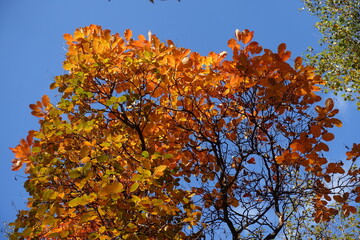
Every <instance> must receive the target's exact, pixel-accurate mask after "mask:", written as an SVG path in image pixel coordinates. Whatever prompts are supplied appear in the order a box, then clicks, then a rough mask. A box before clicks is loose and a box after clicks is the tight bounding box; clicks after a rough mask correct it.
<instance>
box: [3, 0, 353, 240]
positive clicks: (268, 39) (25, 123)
mask: <svg viewBox="0 0 360 240" xmlns="http://www.w3.org/2000/svg"><path fill="white" fill-rule="evenodd" d="M301 7H302V2H301V0H271V1H269V0H252V1H250V0H223V1H221V0H182V1H181V2H180V3H179V2H177V1H176V0H168V1H156V3H155V4H151V3H150V2H149V1H148V0H111V2H108V1H107V0H61V1H60V0H51V1H49V0H17V1H14V0H0V69H1V82H2V93H1V94H0V109H1V115H0V116H1V118H0V133H1V135H0V136H1V137H0V158H1V160H0V170H1V174H0V187H1V193H2V196H1V197H0V224H1V225H2V224H3V222H10V221H11V220H13V219H14V218H15V215H16V212H17V211H16V209H23V208H25V202H26V198H27V194H26V192H25V191H24V190H23V186H22V185H23V182H24V179H25V174H24V173H23V169H21V170H20V171H18V172H12V171H11V170H10V167H11V159H12V158H13V156H12V152H11V151H10V150H9V149H8V148H9V147H14V146H16V145H17V143H18V142H19V140H20V139H21V138H23V137H25V136H26V135H27V131H28V130H30V129H38V125H37V119H36V118H35V117H32V116H31V115H30V109H29V107H28V105H29V104H30V103H34V102H36V101H37V100H39V99H40V98H41V96H42V95H43V94H48V95H49V96H50V97H51V98H52V99H53V101H54V100H55V99H56V92H55V91H50V90H49V85H50V83H51V82H52V79H53V77H54V76H56V75H60V74H63V73H64V71H63V70H62V61H63V60H64V56H65V53H66V50H65V48H66V46H65V41H64V39H63V37H62V36H63V34H64V33H73V32H74V30H75V29H76V28H77V27H83V26H87V25H89V24H98V25H102V26H103V28H108V29H110V30H112V32H113V33H115V32H119V33H123V31H124V30H125V29H127V28H130V29H131V30H132V31H133V32H134V34H135V35H138V34H144V35H146V34H147V32H148V31H149V30H151V32H152V33H153V34H156V35H157V36H158V37H160V39H162V40H163V41H165V40H167V39H171V40H173V41H174V43H175V44H176V45H178V46H182V47H186V48H190V49H192V51H197V52H200V53H201V54H207V53H208V52H209V51H215V52H221V51H224V50H225V51H226V50H228V48H227V40H228V39H230V38H232V37H233V36H234V31H235V29H237V28H239V29H240V30H242V29H245V28H248V29H250V30H253V31H255V38H254V40H255V41H258V42H259V43H260V44H261V45H262V46H264V47H265V48H269V49H273V50H276V48H277V46H278V44H280V43H282V42H285V43H286V44H287V46H288V50H290V51H292V52H293V55H292V57H291V60H290V62H291V61H293V60H294V59H295V57H296V56H298V55H302V54H303V53H304V52H305V51H306V49H307V47H308V46H314V47H315V49H316V47H318V43H317V42H318V40H319V37H320V34H319V33H318V32H317V30H316V29H315V28H314V26H313V25H314V23H315V21H316V19H315V18H313V17H311V16H309V15H308V13H307V12H305V11H299V9H300V8H301ZM336 106H337V107H338V108H340V109H341V114H340V115H339V118H340V119H341V120H342V121H343V123H344V126H343V127H342V128H341V129H337V130H335V131H334V132H335V134H336V140H334V141H333V143H332V144H331V146H332V147H333V149H332V152H331V154H332V155H330V158H331V159H340V158H341V157H342V156H343V155H342V154H343V152H344V145H352V143H353V142H360V141H359V140H360V139H359V138H360V137H359V136H360V127H359V121H360V112H359V111H357V110H356V107H355V105H354V104H353V103H347V102H343V101H342V100H341V99H338V100H337V101H336ZM0 238H1V235H0Z"/></svg>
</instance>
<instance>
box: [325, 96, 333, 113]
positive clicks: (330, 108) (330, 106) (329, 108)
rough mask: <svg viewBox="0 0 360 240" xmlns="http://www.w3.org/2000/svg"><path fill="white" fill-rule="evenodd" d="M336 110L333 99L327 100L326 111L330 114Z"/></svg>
mask: <svg viewBox="0 0 360 240" xmlns="http://www.w3.org/2000/svg"><path fill="white" fill-rule="evenodd" d="M333 108H334V101H333V100H332V99H331V98H328V99H326V101H325V109H326V110H327V111H328V112H330V111H331V110H332V109H333Z"/></svg>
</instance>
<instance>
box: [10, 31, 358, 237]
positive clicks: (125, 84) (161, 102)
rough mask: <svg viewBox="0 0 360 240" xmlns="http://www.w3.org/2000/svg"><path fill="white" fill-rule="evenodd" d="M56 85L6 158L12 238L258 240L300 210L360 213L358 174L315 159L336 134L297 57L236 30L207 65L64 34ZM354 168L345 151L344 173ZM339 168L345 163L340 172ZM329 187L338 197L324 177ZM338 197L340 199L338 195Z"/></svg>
mask: <svg viewBox="0 0 360 240" xmlns="http://www.w3.org/2000/svg"><path fill="white" fill-rule="evenodd" d="M64 37H65V39H66V42H67V44H68V53H67V55H66V60H65V61H64V65H63V67H64V69H65V70H66V71H67V74H64V75H61V76H57V77H56V78H55V82H54V83H53V84H51V88H52V89H57V90H58V91H59V92H60V93H61V99H60V101H59V102H58V103H56V104H52V103H51V102H50V100H49V98H48V97H47V96H44V97H43V98H42V99H41V101H38V102H37V103H36V104H31V105H30V108H31V109H32V114H33V115H34V116H36V117H39V118H40V120H39V123H40V129H39V130H38V131H30V132H29V135H28V137H27V138H26V139H24V140H21V142H20V144H19V145H18V146H16V147H15V148H12V151H13V152H14V154H15V159H14V160H13V170H18V169H20V168H21V167H22V166H23V165H25V166H26V168H25V171H26V173H27V174H28V180H27V181H26V183H25V188H26V190H27V191H28V193H29V194H30V198H29V199H28V203H27V205H28V209H27V210H22V211H20V212H19V214H18V216H17V219H16V221H15V222H14V223H12V226H13V227H14V232H13V233H12V235H11V237H12V239H20V238H25V239H115V238H116V237H118V238H119V239H199V238H200V237H206V236H209V237H211V236H214V234H215V233H216V231H217V230H218V229H220V228H224V226H226V228H227V229H228V230H227V231H228V234H231V235H232V236H233V237H234V238H233V239H238V238H240V237H242V238H241V239H246V237H248V236H253V237H258V239H272V238H274V237H275V236H276V235H277V234H278V233H279V231H280V230H281V229H282V227H283V225H284V222H285V221H286V220H287V219H288V218H289V217H290V215H291V214H292V212H291V211H289V209H293V210H294V209H296V208H297V206H298V205H300V204H301V203H302V201H305V200H306V199H309V196H311V197H310V199H311V201H312V205H313V207H314V208H315V210H316V214H315V215H314V218H315V221H326V220H328V219H329V218H330V217H331V216H332V215H333V214H336V210H335V209H333V208H331V207H329V206H328V202H330V201H332V200H335V201H338V202H340V203H343V207H344V209H345V210H347V211H348V212H349V213H353V212H354V211H356V209H355V208H354V207H353V206H352V205H351V204H352V203H354V200H355V201H356V202H360V187H359V185H358V184H359V177H358V175H359V170H358V169H357V168H356V167H355V166H353V167H351V168H345V167H344V164H343V163H342V162H331V161H329V160H328V159H327V158H326V157H325V156H324V153H325V152H328V151H329V147H328V145H327V142H329V141H331V140H333V139H334V135H333V134H332V133H331V128H332V127H334V126H336V127H341V121H340V120H338V119H336V118H335V115H336V114H337V113H338V110H337V109H335V108H334V102H333V101H332V100H331V99H327V100H326V101H325V102H324V105H323V106H316V103H318V102H320V101H321V98H320V97H319V96H318V95H317V94H316V91H318V90H319V89H320V86H321V85H322V84H323V83H324V82H323V81H322V80H321V78H320V77H319V76H317V75H315V74H314V69H313V68H312V67H310V66H303V65H302V60H301V58H300V57H297V58H295V65H294V67H292V66H291V65H289V64H288V63H287V61H288V60H289V59H290V52H289V51H287V50H286V45H285V44H280V45H279V47H278V51H277V52H276V53H274V52H272V51H270V50H268V49H263V48H262V47H261V46H260V45H259V44H258V43H257V42H255V41H252V38H253V32H250V31H248V30H244V31H242V32H241V31H238V30H237V31H236V34H235V39H230V40H229V42H228V46H229V48H230V49H231V53H232V58H231V59H230V58H228V57H227V53H226V52H221V53H214V52H211V53H209V54H208V55H207V56H202V55H200V54H199V53H196V52H191V51H190V50H189V49H185V48H179V47H176V46H175V44H174V43H173V42H171V41H167V43H163V42H161V41H160V40H159V39H158V38H157V37H156V36H155V35H153V34H151V33H150V32H149V34H148V36H147V37H144V36H142V35H140V36H139V37H138V38H137V39H134V38H133V37H132V32H131V31H130V30H126V31H125V33H124V35H123V36H120V35H119V34H115V35H114V34H111V33H110V31H109V30H103V29H102V28H101V27H99V26H95V25H91V26H88V27H85V28H79V29H77V30H76V31H75V33H74V34H73V35H70V34H65V36H64ZM359 156H360V147H359V145H354V148H353V149H352V150H351V151H349V152H348V155H347V158H348V162H347V163H349V164H352V165H354V163H355V162H356V160H357V158H358V157H359ZM349 164H347V165H349ZM339 175H341V176H342V177H343V181H342V182H341V184H340V185H339V184H338V182H336V181H335V179H338V178H337V176H339ZM345 186H346V187H347V188H345Z"/></svg>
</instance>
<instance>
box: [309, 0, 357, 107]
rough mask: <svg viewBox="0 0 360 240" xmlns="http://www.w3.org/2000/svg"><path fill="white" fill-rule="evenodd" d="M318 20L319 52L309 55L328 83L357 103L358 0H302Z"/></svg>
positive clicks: (330, 86) (330, 87) (332, 88)
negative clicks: (319, 34) (320, 35)
mask: <svg viewBox="0 0 360 240" xmlns="http://www.w3.org/2000/svg"><path fill="white" fill-rule="evenodd" d="M304 2H305V6H306V8H307V9H308V10H309V11H310V12H311V13H312V14H313V15H315V16H316V17H318V18H319V22H318V23H317V24H316V27H317V29H318V30H319V31H320V33H321V34H322V38H321V46H322V50H321V51H320V52H317V51H314V52H312V53H311V54H309V55H308V57H309V59H310V62H311V64H312V65H314V66H315V67H316V68H317V71H318V72H319V73H320V74H322V75H323V76H324V79H325V80H326V82H327V86H328V87H329V89H330V90H333V91H334V92H335V93H336V94H337V93H342V94H343V96H344V98H345V99H346V100H356V101H357V104H358V106H359V107H360V105H359V104H360V1H358V0H346V1H344V0H304Z"/></svg>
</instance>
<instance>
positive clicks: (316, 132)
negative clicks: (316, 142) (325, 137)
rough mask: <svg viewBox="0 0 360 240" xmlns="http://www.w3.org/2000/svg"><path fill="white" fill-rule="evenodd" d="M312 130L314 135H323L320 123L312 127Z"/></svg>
mask: <svg viewBox="0 0 360 240" xmlns="http://www.w3.org/2000/svg"><path fill="white" fill-rule="evenodd" d="M310 132H311V134H312V135H313V136H314V137H316V138H317V137H320V135H321V127H320V126H318V125H314V126H311V127H310Z"/></svg>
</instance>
